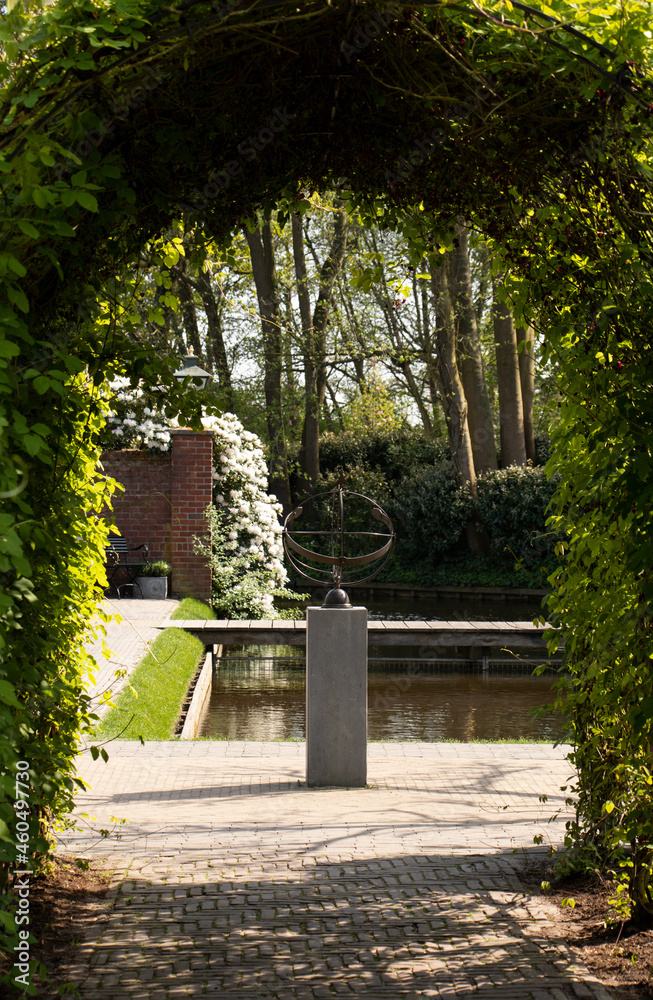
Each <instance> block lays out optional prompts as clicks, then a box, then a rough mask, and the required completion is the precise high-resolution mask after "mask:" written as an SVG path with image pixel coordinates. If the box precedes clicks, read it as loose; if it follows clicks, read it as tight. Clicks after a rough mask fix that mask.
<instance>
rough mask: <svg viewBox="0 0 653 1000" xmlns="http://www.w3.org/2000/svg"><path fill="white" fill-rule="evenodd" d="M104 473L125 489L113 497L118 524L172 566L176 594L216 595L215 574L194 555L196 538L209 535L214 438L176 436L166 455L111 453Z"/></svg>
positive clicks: (105, 458)
mask: <svg viewBox="0 0 653 1000" xmlns="http://www.w3.org/2000/svg"><path fill="white" fill-rule="evenodd" d="M102 465H103V467H104V470H105V472H106V473H107V474H108V475H110V476H113V478H114V479H116V480H117V481H118V482H119V483H122V485H123V486H124V492H122V491H118V492H117V493H116V494H115V495H114V503H113V511H114V521H115V523H116V525H117V526H118V528H119V529H120V533H121V534H122V535H123V537H124V538H125V539H126V540H127V544H128V545H129V546H130V547H131V546H134V545H140V544H141V542H145V543H146V544H147V545H148V546H149V550H150V551H149V558H150V560H152V561H154V560H155V559H166V560H167V561H168V562H170V563H171V564H172V577H171V590H172V593H174V594H177V595H178V596H180V597H197V598H199V599H200V600H204V601H207V600H208V599H209V598H210V596H211V571H210V569H209V568H208V567H207V566H206V561H205V560H204V559H203V558H202V557H201V556H197V555H195V554H194V553H193V537H195V536H198V535H199V536H201V535H206V522H205V520H204V511H205V510H206V508H207V507H208V505H209V503H210V502H211V494H212V485H213V479H212V471H213V435H212V434H211V433H210V432H208V431H205V432H200V433H197V432H195V431H187V430H178V431H174V432H173V437H172V448H171V450H170V451H169V452H168V453H167V454H162V455H148V454H146V453H145V452H142V451H109V452H105V453H104V454H103V455H102Z"/></svg>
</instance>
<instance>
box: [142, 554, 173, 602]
mask: <svg viewBox="0 0 653 1000" xmlns="http://www.w3.org/2000/svg"><path fill="white" fill-rule="evenodd" d="M171 570H172V566H171V565H170V563H169V562H166V561H165V560H164V559H159V560H157V561H156V562H151V563H147V564H146V565H145V566H143V568H142V569H141V571H140V573H139V575H138V576H137V577H136V580H135V581H134V582H135V583H136V584H137V585H138V586H139V587H140V591H141V595H142V596H143V597H144V598H148V599H149V600H158V601H164V600H165V599H166V597H167V596H168V576H169V574H170V572H171Z"/></svg>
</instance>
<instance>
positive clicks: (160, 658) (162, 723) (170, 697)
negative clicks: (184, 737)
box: [95, 598, 215, 740]
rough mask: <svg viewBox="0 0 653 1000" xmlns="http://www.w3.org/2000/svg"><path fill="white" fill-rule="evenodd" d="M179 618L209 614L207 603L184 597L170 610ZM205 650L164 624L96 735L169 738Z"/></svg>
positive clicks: (185, 633)
mask: <svg viewBox="0 0 653 1000" xmlns="http://www.w3.org/2000/svg"><path fill="white" fill-rule="evenodd" d="M172 617H173V618H175V619H177V620H179V619H182V620H183V619H186V620H191V619H198V618H204V619H207V618H214V617H215V615H214V614H213V612H212V611H211V609H210V608H207V606H206V605H205V604H202V603H201V602H200V601H195V600H193V599H191V598H187V599H186V600H184V601H182V602H181V604H180V605H179V607H178V608H177V610H176V611H175V612H174V613H173V615H172ZM203 654H204V645H203V643H202V642H200V640H199V639H196V638H195V637H194V636H192V635H189V634H188V632H184V631H183V630H182V629H177V628H169V629H166V630H165V631H164V632H162V633H161V635H160V636H158V637H157V638H156V639H155V640H154V642H153V643H152V645H151V646H150V650H149V652H148V653H147V654H146V655H145V656H144V657H143V659H142V660H141V662H140V663H139V664H138V666H137V667H136V669H135V670H134V672H133V674H132V675H131V676H130V678H129V685H130V686H129V687H125V688H124V689H123V690H122V691H121V692H120V694H119V695H118V697H117V698H116V701H115V708H112V709H110V710H109V712H108V713H107V715H106V716H105V718H104V719H103V720H102V722H101V723H100V725H99V726H98V728H97V730H96V734H95V738H96V739H98V740H111V739H123V740H137V739H139V738H140V737H142V738H143V739H144V740H169V739H171V738H172V736H173V729H174V726H175V723H176V722H177V719H178V718H179V712H180V710H181V705H182V702H183V700H184V697H185V695H186V691H187V690H188V685H189V683H190V681H191V679H192V677H193V675H194V673H195V670H196V669H197V666H198V664H199V662H200V659H201V658H202V656H203Z"/></svg>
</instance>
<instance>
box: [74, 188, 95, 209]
mask: <svg viewBox="0 0 653 1000" xmlns="http://www.w3.org/2000/svg"><path fill="white" fill-rule="evenodd" d="M75 198H76V200H77V201H78V202H79V204H80V205H81V206H82V208H86V209H87V210H88V211H89V212H97V211H98V203H97V198H95V196H94V195H92V194H91V193H90V191H76V192H75Z"/></svg>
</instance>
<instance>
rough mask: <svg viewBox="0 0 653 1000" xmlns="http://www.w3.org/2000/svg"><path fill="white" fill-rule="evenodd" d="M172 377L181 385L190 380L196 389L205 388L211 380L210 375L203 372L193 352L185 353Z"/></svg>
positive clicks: (188, 382)
mask: <svg viewBox="0 0 653 1000" xmlns="http://www.w3.org/2000/svg"><path fill="white" fill-rule="evenodd" d="M174 377H175V378H176V379H177V381H178V382H179V384H180V385H181V386H186V385H187V384H190V383H191V382H192V384H193V385H195V386H196V387H197V388H198V389H206V387H207V386H208V385H209V384H210V382H211V375H210V374H209V372H205V371H204V369H203V368H200V366H199V365H198V363H197V358H196V357H195V356H194V355H193V354H187V355H186V357H185V358H184V363H183V365H182V367H181V368H180V369H179V371H177V372H175V374H174Z"/></svg>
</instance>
